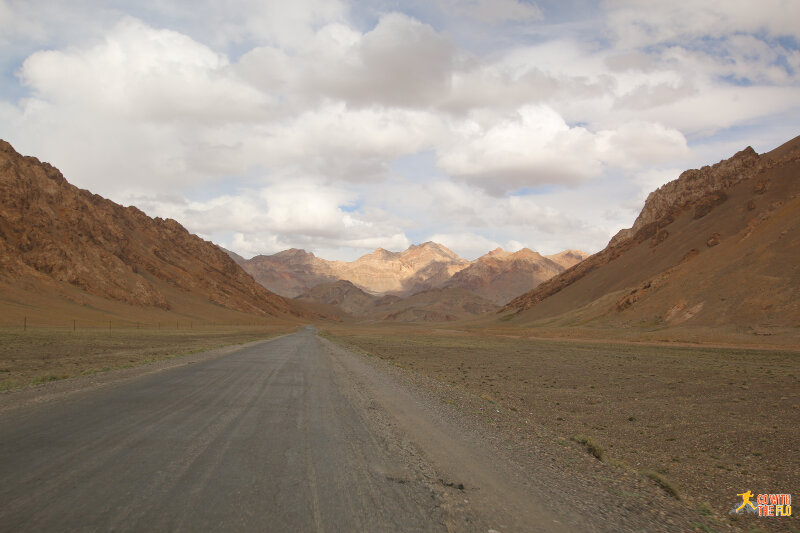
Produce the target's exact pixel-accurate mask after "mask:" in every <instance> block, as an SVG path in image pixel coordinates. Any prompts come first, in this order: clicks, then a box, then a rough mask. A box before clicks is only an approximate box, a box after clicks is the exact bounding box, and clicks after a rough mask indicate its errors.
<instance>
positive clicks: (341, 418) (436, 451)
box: [0, 329, 560, 532]
mask: <svg viewBox="0 0 800 533" xmlns="http://www.w3.org/2000/svg"><path fill="white" fill-rule="evenodd" d="M361 359H363V356H358V355H354V354H351V353H349V352H347V351H346V350H342V349H341V348H338V347H335V346H333V345H332V344H331V343H329V342H328V341H326V340H324V339H320V338H319V337H317V336H316V335H315V332H314V331H313V330H311V329H306V330H304V331H301V332H299V333H296V334H293V335H288V336H284V337H280V338H277V339H273V340H271V341H266V342H264V343H260V344H257V345H254V346H249V347H247V348H243V349H241V350H239V351H237V352H235V353H234V354H232V355H229V356H226V357H222V358H218V359H213V360H207V361H203V362H198V363H196V364H191V365H185V366H182V367H178V368H173V369H169V370H165V371H162V372H158V373H154V374H149V375H145V376H141V377H138V378H135V379H131V380H129V381H125V382H122V383H117V384H114V385H113V386H109V387H105V388H99V389H92V390H86V391H83V392H80V393H75V394H71V395H69V396H66V397H64V398H62V399H60V400H59V401H51V402H47V403H43V404H39V405H26V406H23V407H20V408H18V409H14V410H11V411H8V412H5V413H2V414H0V531H333V532H336V531H447V530H451V531H464V530H467V531H488V530H489V529H491V528H498V530H500V529H502V530H544V531H553V530H558V529H559V527H560V526H559V524H558V522H557V521H554V520H552V519H551V518H549V517H548V515H547V513H546V512H545V511H544V510H542V509H538V508H536V507H535V506H533V505H532V504H531V498H530V497H528V496H527V495H525V494H521V493H520V492H519V490H517V488H516V487H514V485H513V479H512V478H513V475H508V473H507V472H503V471H502V467H500V466H498V465H495V464H493V462H492V458H491V457H486V456H482V455H481V453H480V452H479V451H477V452H476V451H474V449H473V448H471V447H470V446H469V445H468V444H465V443H463V442H460V441H459V439H458V438H455V437H452V434H451V432H449V431H447V430H445V429H443V427H442V423H441V422H440V421H437V420H436V419H435V418H431V416H430V415H429V413H428V412H427V411H426V409H425V407H424V405H423V404H424V402H422V403H421V400H419V399H417V398H415V397H414V395H413V393H412V392H410V391H408V390H404V389H403V388H402V387H401V386H399V385H398V384H397V383H395V382H393V381H392V378H391V377H390V376H387V375H385V374H384V375H381V374H380V372H378V371H376V370H375V368H374V367H371V366H370V365H367V364H366V363H365V362H364V361H363V360H361ZM420 450H422V453H421V452H420ZM498 469H499V470H498ZM458 475H461V476H462V479H465V478H466V477H468V478H469V479H470V481H471V482H472V484H473V485H474V486H477V485H480V487H481V490H473V491H472V492H470V491H469V489H470V488H474V487H469V486H468V487H463V486H462V487H459V484H458V483H457V481H458V479H459V478H457V477H453V476H458ZM448 479H450V480H454V481H450V482H448Z"/></svg>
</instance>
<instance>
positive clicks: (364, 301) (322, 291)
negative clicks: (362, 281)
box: [297, 280, 499, 322]
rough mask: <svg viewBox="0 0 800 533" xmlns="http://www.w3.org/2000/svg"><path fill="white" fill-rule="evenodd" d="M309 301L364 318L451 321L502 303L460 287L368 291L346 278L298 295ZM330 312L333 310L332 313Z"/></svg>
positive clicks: (491, 308) (481, 312) (470, 316)
mask: <svg viewBox="0 0 800 533" xmlns="http://www.w3.org/2000/svg"><path fill="white" fill-rule="evenodd" d="M297 300H298V301H300V302H304V303H306V304H312V305H310V306H309V307H312V308H313V304H322V305H323V306H330V307H334V308H338V309H341V310H342V311H344V312H345V313H347V315H349V316H350V317H353V318H357V319H361V320H369V321H374V320H383V321H401V322H451V321H454V320H462V319H465V318H472V317H475V316H478V315H481V314H485V313H489V312H491V311H496V310H497V309H498V307H499V306H497V305H495V304H493V303H492V302H490V301H489V300H486V299H484V298H481V297H480V296H478V295H476V294H474V293H473V292H471V291H468V290H465V289H461V288H435V289H428V290H425V291H420V292H418V293H415V294H413V295H411V296H407V297H404V298H401V297H400V296H396V295H393V294H387V295H385V296H377V295H373V294H368V293H366V292H364V291H362V290H361V289H359V288H358V287H356V286H355V285H353V284H352V283H351V282H349V281H346V280H340V281H335V282H332V283H323V284H321V285H317V286H316V287H314V288H313V289H310V290H308V291H307V292H305V293H304V294H302V295H300V296H298V297H297ZM329 314H330V313H329Z"/></svg>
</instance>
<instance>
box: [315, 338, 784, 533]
mask: <svg viewBox="0 0 800 533" xmlns="http://www.w3.org/2000/svg"><path fill="white" fill-rule="evenodd" d="M326 331H327V334H328V335H330V336H331V337H332V338H334V339H335V340H336V341H337V342H341V343H345V344H347V345H349V346H352V347H355V348H358V349H360V350H362V351H363V352H365V353H367V354H370V355H374V356H377V357H378V358H380V359H382V360H384V361H386V362H388V363H390V364H391V365H393V366H395V367H399V368H402V369H403V371H404V372H406V373H408V374H413V375H417V376H423V377H424V378H426V379H427V380H428V381H429V383H430V385H429V386H430V387H431V388H432V390H436V391H438V394H440V396H441V398H442V399H443V401H445V402H448V403H452V404H454V405H457V406H458V407H459V408H460V409H461V410H463V411H465V412H469V413H471V414H472V415H473V416H474V417H475V418H476V419H478V420H480V421H482V423H483V425H485V426H486V427H488V428H490V429H491V430H493V431H495V430H496V431H498V432H499V433H500V434H502V435H503V437H502V438H503V439H505V442H506V446H507V447H508V448H509V449H514V450H517V452H515V456H516V457H518V458H520V459H522V460H525V458H526V457H527V458H528V459H527V460H528V461H529V462H531V463H538V462H540V461H541V459H542V457H543V456H544V457H553V458H554V459H553V460H554V461H556V462H558V463H559V464H561V465H562V466H564V468H566V469H568V470H569V471H571V472H572V473H573V474H574V475H575V476H576V477H577V478H580V477H581V476H585V477H586V479H606V480H607V481H608V487H607V490H608V492H609V493H610V494H615V495H617V496H618V497H620V498H622V499H623V500H629V501H631V502H636V501H641V500H642V499H643V498H648V497H650V496H645V495H644V494H643V493H642V489H641V484H640V482H639V480H641V479H646V480H648V481H649V480H651V479H652V481H650V482H651V483H652V484H653V485H659V486H661V487H662V488H663V489H664V491H665V492H666V493H671V494H673V497H674V498H680V501H681V505H683V506H684V508H685V509H686V513H687V515H694V518H693V519H692V520H693V521H694V523H695V524H697V527H698V528H699V530H704V529H702V528H703V527H708V528H711V529H712V530H724V529H727V528H734V529H739V528H742V529H743V530H745V531H747V530H750V529H753V528H764V529H766V530H772V529H776V530H785V531H794V530H800V520H798V519H797V518H796V517H793V518H791V519H772V520H767V519H765V518H758V517H755V518H750V517H748V518H739V519H738V520H734V519H732V518H731V517H730V516H729V515H728V511H729V510H730V509H731V507H732V506H733V504H734V503H735V502H736V501H737V499H738V500H739V501H741V498H740V497H738V496H737V494H739V493H742V492H744V491H747V490H752V491H753V493H754V494H759V493H791V492H792V491H793V490H794V491H796V487H798V486H800V484H798V481H799V479H798V477H797V472H798V471H800V444H799V443H800V429H799V428H798V426H797V424H796V423H795V422H794V421H795V420H796V419H797V417H798V415H800V410H798V409H800V352H796V351H786V350H778V349H738V348H729V347H700V346H666V345H657V344H653V343H651V344H642V343H625V342H619V341H616V342H615V341H600V342H591V341H583V342H576V341H568V340H564V339H561V340H542V339H530V338H528V339H525V338H509V337H501V336H491V335H489V334H486V333H483V334H481V333H476V332H474V331H473V332H465V331H457V330H446V329H438V330H437V329H427V330H426V329H422V328H403V327H393V328H392V327H373V328H364V327H355V326H349V327H348V326H338V327H329V328H327V330H326ZM576 450H583V452H584V453H583V455H582V456H576V455H575V453H574V452H575V451H576ZM595 456H600V458H601V460H598V459H597V458H595ZM626 483H630V485H629V486H626ZM700 524H703V525H702V526H701V525H700ZM792 528H794V529H792ZM755 530H758V529H755Z"/></svg>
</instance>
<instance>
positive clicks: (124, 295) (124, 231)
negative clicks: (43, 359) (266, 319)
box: [0, 141, 303, 316]
mask: <svg viewBox="0 0 800 533" xmlns="http://www.w3.org/2000/svg"><path fill="white" fill-rule="evenodd" d="M0 251H2V253H0V258H1V259H0V261H2V272H0V277H1V278H3V279H4V280H5V281H6V282H9V281H11V282H13V281H14V280H27V282H30V283H35V284H39V285H41V284H50V285H51V286H52V287H54V288H57V287H58V284H60V283H61V284H67V285H70V286H73V287H77V288H79V289H80V290H82V291H84V292H86V293H89V294H92V295H96V296H100V297H102V298H108V299H111V300H116V301H119V302H124V303H127V304H131V305H137V306H153V307H157V308H161V309H170V308H171V307H172V306H173V303H174V302H173V301H172V300H171V296H170V295H169V294H167V293H169V292H170V290H171V289H172V288H174V289H178V290H180V291H184V292H187V293H192V294H193V295H196V296H200V297H202V298H204V299H207V301H209V302H211V303H213V304H216V305H219V306H222V307H226V308H229V309H233V310H237V311H243V312H246V313H252V314H257V315H273V316H274V315H282V314H303V311H300V310H299V309H296V308H295V306H294V305H293V304H291V303H290V302H287V301H286V300H284V299H283V298H281V297H279V296H277V295H275V294H272V293H271V292H269V291H268V290H266V289H265V288H264V287H262V286H261V285H259V284H257V283H256V282H255V281H254V280H253V279H252V278H251V277H250V276H249V275H248V274H247V273H245V272H244V271H243V270H242V269H241V268H240V267H239V266H238V265H237V264H236V263H235V262H234V261H233V260H232V259H231V258H230V257H229V256H228V255H227V254H225V252H223V251H222V250H221V249H220V248H218V247H217V246H215V245H214V244H212V243H210V242H207V241H204V240H203V239H201V238H199V237H198V236H196V235H193V234H191V233H189V232H188V231H186V229H184V228H183V227H182V226H181V225H180V224H178V223H177V222H176V221H174V220H170V219H167V220H162V219H160V218H150V217H148V216H147V215H145V214H144V213H143V212H142V211H140V210H139V209H137V208H135V207H123V206H121V205H118V204H116V203H114V202H112V201H110V200H107V199H105V198H102V197H100V196H98V195H96V194H92V193H90V192H89V191H86V190H82V189H78V188H77V187H75V186H73V185H71V184H69V183H68V182H67V180H66V179H65V178H64V176H62V174H61V172H59V171H58V169H56V168H55V167H53V166H52V165H50V164H48V163H42V162H40V161H39V160H38V159H36V158H34V157H23V156H21V155H20V154H18V153H17V152H16V151H15V150H14V149H13V148H12V147H11V145H10V144H8V143H7V142H4V141H0ZM166 288H170V290H167V289H166ZM54 290H55V289H54Z"/></svg>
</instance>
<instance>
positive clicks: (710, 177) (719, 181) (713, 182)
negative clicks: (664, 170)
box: [609, 146, 765, 246]
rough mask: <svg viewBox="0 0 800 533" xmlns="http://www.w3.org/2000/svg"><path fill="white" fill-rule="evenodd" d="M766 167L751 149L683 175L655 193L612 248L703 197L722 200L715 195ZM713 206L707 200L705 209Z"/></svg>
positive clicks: (622, 231) (615, 240)
mask: <svg viewBox="0 0 800 533" xmlns="http://www.w3.org/2000/svg"><path fill="white" fill-rule="evenodd" d="M764 166H765V163H764V162H762V161H761V159H760V157H759V155H758V154H757V153H756V152H755V150H753V148H751V147H750V146H748V147H747V148H745V149H744V150H742V151H741V152H738V153H736V154H735V155H734V156H733V157H731V158H730V159H725V160H723V161H720V162H719V163H717V164H716V165H712V166H705V167H703V168H700V169H692V170H687V171H685V172H683V173H682V174H681V175H680V176H679V177H678V179H675V180H672V181H670V182H669V183H666V184H664V185H662V186H661V187H659V188H658V189H656V190H655V191H653V192H651V193H650V194H649V195H648V196H647V200H646V201H645V203H644V207H643V208H642V211H641V213H639V216H638V217H636V220H635V221H634V223H633V226H632V227H631V228H629V229H623V230H620V232H619V233H617V234H616V235H615V236H614V237H613V238H612V239H611V241H610V242H609V246H614V245H617V244H619V243H621V242H623V241H625V240H627V239H629V238H631V237H632V236H634V235H635V234H636V233H637V232H638V231H640V230H641V229H643V228H644V227H645V226H647V225H649V224H655V223H657V222H658V221H659V220H662V219H663V218H664V217H666V216H669V214H670V213H671V212H674V211H675V210H680V209H682V208H683V207H685V206H687V205H689V204H692V203H695V202H697V201H699V200H701V199H703V198H706V199H708V198H711V197H714V198H717V199H719V198H720V196H719V195H714V193H715V192H717V191H723V190H725V189H727V188H728V187H730V186H732V185H734V184H736V183H739V182H740V181H742V180H744V179H748V178H751V177H753V176H754V175H755V174H756V173H757V172H758V171H759V170H761V169H762V168H763V167H764ZM723 201H724V200H723ZM708 204H711V205H708ZM713 205H714V204H713V200H710V201H709V200H707V205H706V206H705V208H707V209H708V211H710V209H711V208H713ZM701 209H704V208H701ZM708 211H706V212H708Z"/></svg>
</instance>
